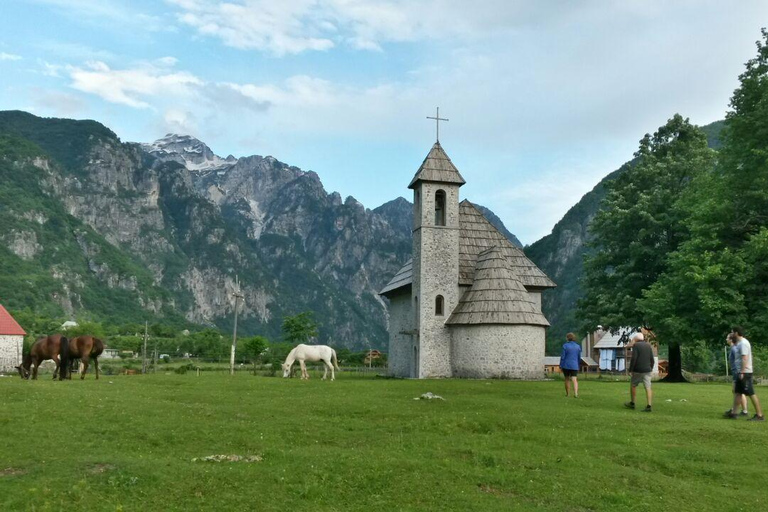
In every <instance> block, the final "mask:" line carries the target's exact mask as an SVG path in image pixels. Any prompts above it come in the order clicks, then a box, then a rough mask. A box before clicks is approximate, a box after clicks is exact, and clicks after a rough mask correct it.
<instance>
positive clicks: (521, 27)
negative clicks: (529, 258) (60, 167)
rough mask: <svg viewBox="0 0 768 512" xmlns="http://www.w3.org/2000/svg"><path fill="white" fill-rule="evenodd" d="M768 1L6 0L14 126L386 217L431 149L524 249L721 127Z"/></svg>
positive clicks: (465, 192)
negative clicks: (129, 150) (284, 183)
mask: <svg viewBox="0 0 768 512" xmlns="http://www.w3.org/2000/svg"><path fill="white" fill-rule="evenodd" d="M767 25H768V2H766V1H764V0H754V1H753V0H742V1H739V2H722V1H709V0H697V1H688V0H677V1H675V2H669V1H666V0H665V1H660V0H659V1H657V0H643V1H635V0H615V1H610V0H583V1H576V0H550V1H536V0H528V1H517V0H477V1H475V2H466V1H464V0H380V1H373V0H281V1H278V0H228V1H216V0H2V1H0V110H11V109H14V110H15V109H19V110H25V111H28V112H32V113H34V114H36V115H39V116H44V117H68V118H75V119H95V120H97V121H99V122H101V123H104V124H105V125H106V126H108V127H109V128H111V129H112V130H113V131H114V132H115V133H117V135H118V136H119V137H120V138H121V139H122V140H123V141H132V142H151V141H153V140H156V139H158V138H160V137H162V136H163V135H165V134H166V133H171V132H173V133H181V134H189V135H193V136H195V137H197V138H199V139H200V140H202V141H204V142H205V143H207V144H208V145H209V146H210V147H211V149H212V150H213V151H214V152H215V153H216V154H218V155H221V156H223V157H226V156H227V155H229V154H232V155H234V156H238V157H239V156H245V155H253V154H257V155H272V156H274V157H275V158H277V159H278V160H280V161H283V162H285V163H288V164H291V165H295V166H298V167H300V168H302V169H304V170H313V171H315V172H316V173H318V175H319V176H320V178H321V180H322V182H323V184H324V186H325V188H326V190H328V191H329V192H331V191H338V192H339V193H341V195H342V196H345V197H346V196H349V195H351V196H353V197H355V198H356V199H358V200H359V201H360V202H362V203H363V204H364V205H365V206H366V207H368V208H375V207H377V206H379V205H381V204H383V203H385V202H387V201H390V200H392V199H395V198H397V197H398V196H403V197H406V198H407V199H409V200H410V199H412V197H411V191H410V190H408V189H407V185H408V183H409V182H410V180H411V178H412V177H413V174H414V173H415V172H416V170H417V169H418V167H419V165H420V164H421V162H422V160H423V159H424V157H425V156H426V154H427V153H428V152H429V149H430V147H431V145H432V144H433V143H434V141H435V124H434V121H430V120H428V119H426V117H427V116H434V115H435V109H436V107H440V115H441V117H446V118H448V119H449V121H448V122H443V123H441V126H440V142H441V144H442V145H443V147H444V149H445V150H446V152H447V153H448V155H449V156H450V157H451V159H452V160H453V162H454V164H455V165H456V166H457V168H458V169H459V170H460V172H461V173H462V175H463V177H464V179H465V180H466V181H467V184H466V185H464V186H463V187H462V189H461V195H462V198H467V199H469V200H470V201H472V202H475V203H478V204H482V205H484V206H487V207H489V208H490V209H491V210H493V211H494V212H495V213H496V214H497V215H498V216H499V217H500V218H501V219H502V220H503V221H504V223H505V224H506V226H507V227H508V229H509V230H510V231H512V232H513V233H515V235H517V236H518V238H520V239H521V240H522V241H523V243H525V244H530V243H533V242H535V241H536V240H538V239H539V238H541V237H542V236H544V235H546V234H548V233H549V232H550V231H551V229H552V227H553V226H554V224H555V223H556V222H557V221H558V220H560V219H561V218H562V216H563V215H564V214H565V213H566V211H568V209H569V208H570V207H571V206H573V205H574V204H576V203H577V202H578V200H579V199H580V198H581V197H582V196H583V195H584V194H585V193H586V192H588V191H589V190H591V189H592V188H593V187H594V186H595V185H596V184H597V183H598V182H599V181H600V180H601V179H602V178H603V177H604V176H605V175H607V174H608V173H610V172H612V171H613V170H615V169H617V168H618V167H620V166H621V164H623V163H624V162H626V161H627V160H630V159H631V158H632V154H633V153H634V151H635V150H636V149H637V145H638V141H639V140H640V138H641V137H642V136H643V135H644V134H645V133H647V132H653V131H654V130H655V129H657V128H658V127H659V126H661V125H663V124H664V123H665V122H666V120H667V119H669V118H670V117H672V116H673V115H674V114H675V113H680V114H682V115H683V116H685V117H689V118H690V119H691V121H692V122H694V123H696V124H699V125H704V124H707V123H710V122H713V121H716V120H718V119H722V118H723V117H724V116H725V113H726V111H727V109H728V102H729V99H730V97H731V94H732V93H733V90H734V89H735V88H736V86H737V85H738V75H739V74H740V73H741V72H742V70H743V68H744V63H745V62H746V61H747V60H748V59H750V58H752V57H753V56H754V55H755V53H756V50H755V41H756V40H757V39H758V38H759V37H760V28H761V27H762V26H767Z"/></svg>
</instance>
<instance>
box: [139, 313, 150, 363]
mask: <svg viewBox="0 0 768 512" xmlns="http://www.w3.org/2000/svg"><path fill="white" fill-rule="evenodd" d="M148 326H149V322H147V321H145V322H144V351H143V352H142V356H141V373H142V374H144V373H147V328H148Z"/></svg>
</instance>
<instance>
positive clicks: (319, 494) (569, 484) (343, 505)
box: [0, 372, 768, 511]
mask: <svg viewBox="0 0 768 512" xmlns="http://www.w3.org/2000/svg"><path fill="white" fill-rule="evenodd" d="M561 388H562V382H503V381H467V380H441V381H404V380H387V379H380V378H374V377H362V376H353V375H351V374H342V375H341V376H340V378H339V379H338V380H337V381H336V382H334V383H330V382H322V381H320V380H319V378H317V376H315V377H314V378H313V379H312V380H310V381H309V382H302V381H300V380H297V379H286V380H283V379H279V378H266V377H253V376H251V375H248V374H245V373H241V374H238V375H236V376H235V377H230V376H229V375H226V374H220V373H218V372H216V373H205V372H204V373H203V374H202V375H201V376H200V377H197V376H195V375H194V374H186V375H176V374H171V375H165V374H157V375H149V376H105V377H103V378H102V379H101V380H99V381H98V382H97V381H95V380H93V377H92V375H89V376H88V380H86V381H84V382H82V381H79V380H73V381H70V382H52V381H49V380H48V378H45V379H43V380H39V381H36V382H24V381H21V380H20V379H18V378H2V379H0V433H2V436H3V440H2V443H1V444H0V510H62V509H64V508H66V509H68V510H140V511H147V510H281V511H285V510H291V511H295V510H312V511H317V510H340V511H341V510H381V511H392V510H440V511H444V510H461V511H468V510H483V511H486V510H504V511H509V510H573V511H576V510H606V511H608V510H610V511H614V510H648V511H650V510H654V511H657V510H678V511H686V510H750V511H751V510H760V509H762V507H761V504H762V505H764V504H765V502H766V499H768V490H766V485H765V483H766V482H767V481H768V465H767V464H766V460H765V455H766V446H768V424H767V423H748V422H746V421H744V420H740V421H729V420H724V419H721V418H720V415H721V414H722V412H723V411H724V410H725V409H726V408H727V405H728V403H729V399H730V388H729V387H728V386H727V385H724V384H668V385H662V384H656V385H655V391H656V399H655V411H654V412H653V413H652V414H645V413H642V412H640V411H639V410H638V411H629V410H626V409H624V408H623V407H622V402H624V401H625V400H626V399H627V395H628V393H627V384H626V383H615V382H601V381H589V382H584V383H583V385H582V389H581V397H580V398H579V399H578V400H576V399H566V398H565V397H563V396H562V395H563V391H562V389H561ZM426 391H432V392H433V393H436V394H438V395H442V396H443V397H445V401H438V400H432V401H426V400H418V401H417V400H413V398H414V397H416V396H419V395H420V394H421V393H424V392H426ZM639 391H640V390H639ZM761 392H762V393H761ZM758 393H761V394H762V395H763V396H762V398H763V399H764V400H765V401H766V402H768V392H766V388H759V389H758ZM668 399H670V400H672V401H671V402H668V401H667V400H668ZM640 403H641V404H642V403H644V401H643V400H641V402H640ZM217 454H227V455H230V454H237V455H242V456H255V455H258V456H260V457H262V460H260V461H255V462H245V461H240V462H203V461H199V460H198V461H193V459H194V458H200V457H206V456H208V455H217Z"/></svg>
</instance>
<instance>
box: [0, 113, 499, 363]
mask: <svg viewBox="0 0 768 512" xmlns="http://www.w3.org/2000/svg"><path fill="white" fill-rule="evenodd" d="M0 199H2V202H0V224H2V225H3V226H4V227H5V228H6V229H4V230H3V232H2V233H0V261H2V268H0V298H2V300H3V303H4V305H6V306H7V307H10V308H12V309H23V308H29V309H31V310H33V311H37V312H39V313H41V314H48V315H51V316H57V315H62V314H63V315H67V316H73V317H74V316H79V317H93V318H97V319H98V318H104V319H108V320H110V321H113V322H117V323H121V322H122V323H124V322H140V321H143V320H144V319H147V318H149V319H150V320H154V319H164V321H166V322H174V323H176V324H178V325H182V324H187V323H195V324H207V325H217V326H219V327H221V328H229V327H230V319H231V318H232V316H233V312H234V309H233V308H234V302H233V293H234V292H235V287H236V286H235V278H236V276H237V277H239V280H240V283H241V286H242V292H243V294H244V296H245V301H244V305H241V308H242V309H241V312H240V326H241V332H245V333H261V334H265V335H267V336H269V337H272V338H277V337H279V334H280V325H281V323H282V319H283V317H284V316H285V315H289V314H295V313H298V312H301V311H307V310H310V311H314V312H315V317H316V319H317V320H318V322H319V323H320V340H321V341H323V342H327V343H334V344H338V345H344V346H347V347H351V348H361V347H366V346H368V345H369V344H370V345H371V346H377V347H382V348H383V347H386V343H387V332H386V326H387V311H386V307H385V304H384V302H383V301H382V299H381V298H379V296H378V295H377V291H378V290H379V289H381V288H382V287H383V285H384V284H386V282H387V281H388V280H389V279H390V278H391V277H392V275H394V274H395V273H396V272H397V270H398V269H399V268H400V267H401V266H402V265H403V264H404V263H405V261H406V260H407V259H408V258H410V255H411V225H412V216H413V205H412V204H411V203H410V202H408V201H407V200H405V199H403V198H398V199H395V200H394V201H390V202H389V203H386V204H384V205H382V206H380V207H378V208H376V209H375V210H373V211H371V210H367V209H366V208H365V207H363V205H362V204H360V203H359V202H358V201H357V200H355V199H354V198H352V197H348V198H346V199H345V200H342V198H341V197H340V196H339V194H338V193H335V192H334V193H330V194H329V193H327V192H326V191H325V189H324V188H323V185H322V183H321V182H320V178H319V177H318V175H317V174H315V173H314V172H306V171H302V170H301V169H298V168H296V167H292V166H290V165H287V164H284V163H282V162H279V161H278V160H276V159H275V158H273V157H270V156H267V157H261V156H249V157H243V158H234V157H232V156H229V157H227V158H221V157H219V156H217V155H215V154H214V153H213V151H211V149H210V148H209V147H208V146H206V145H205V144H204V143H203V142H201V141H199V140H197V139H195V138H193V137H189V136H185V135H175V134H168V135H166V136H165V137H163V138H161V139H159V140H157V141H155V142H154V143H150V144H133V143H123V142H121V141H120V140H119V139H118V138H117V136H116V135H115V134H114V133H113V132H111V131H110V130H109V129H107V128H105V127H104V126H103V125H100V124H98V123H96V122H93V121H72V120H64V119H41V118H38V117H35V116H33V115H31V114H27V113H24V112H0ZM489 215H493V214H492V213H490V212H489ZM494 217H495V216H494ZM496 221H497V222H498V223H499V225H500V226H501V227H502V228H503V224H501V221H499V220H498V219H496ZM503 229H505V228H503ZM505 230H506V229H505Z"/></svg>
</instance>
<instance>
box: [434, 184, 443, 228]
mask: <svg viewBox="0 0 768 512" xmlns="http://www.w3.org/2000/svg"><path fill="white" fill-rule="evenodd" d="M435 226H445V192H444V191H442V190H438V191H437V192H435Z"/></svg>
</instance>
